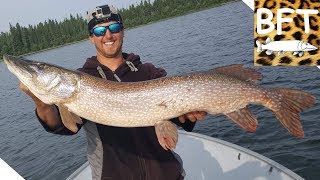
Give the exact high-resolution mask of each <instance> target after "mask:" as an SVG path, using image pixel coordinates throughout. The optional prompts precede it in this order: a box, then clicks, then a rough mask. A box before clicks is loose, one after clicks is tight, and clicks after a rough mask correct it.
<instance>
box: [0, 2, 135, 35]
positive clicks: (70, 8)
mask: <svg viewBox="0 0 320 180" xmlns="http://www.w3.org/2000/svg"><path fill="white" fill-rule="evenodd" d="M1 1H2V3H1V6H0V32H7V31H9V23H11V24H12V25H15V24H16V23H19V24H20V25H21V26H28V25H29V24H31V25H35V24H38V23H39V22H44V21H45V20H47V19H57V20H58V21H59V20H63V19H64V18H67V17H69V15H70V14H77V13H78V14H81V15H82V16H84V17H85V13H86V11H87V10H89V9H92V8H94V7H95V6H99V5H104V4H109V5H113V6H115V7H117V8H123V7H128V6H129V5H130V4H136V3H140V0H119V1H114V0H113V1H112V0H64V1H61V0H56V1H54V0H28V1H22V0H6V1H5V2H4V0H1Z"/></svg>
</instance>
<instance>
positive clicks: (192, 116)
mask: <svg viewBox="0 0 320 180" xmlns="http://www.w3.org/2000/svg"><path fill="white" fill-rule="evenodd" d="M186 116H187V118H188V119H189V120H190V121H191V122H196V120H197V118H196V116H195V113H187V114H186Z"/></svg>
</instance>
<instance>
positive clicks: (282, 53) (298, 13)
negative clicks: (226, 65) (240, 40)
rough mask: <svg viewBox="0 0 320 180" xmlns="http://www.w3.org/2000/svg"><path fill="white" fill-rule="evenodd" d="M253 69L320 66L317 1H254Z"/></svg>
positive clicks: (318, 6)
mask: <svg viewBox="0 0 320 180" xmlns="http://www.w3.org/2000/svg"><path fill="white" fill-rule="evenodd" d="M254 44H255V47H254V65H255V66H302V65H305V66H319V65H320V50H319V48H320V0H282V1H279V0H255V10H254Z"/></svg>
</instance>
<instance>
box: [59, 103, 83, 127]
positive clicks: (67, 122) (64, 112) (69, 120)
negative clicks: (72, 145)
mask: <svg viewBox="0 0 320 180" xmlns="http://www.w3.org/2000/svg"><path fill="white" fill-rule="evenodd" d="M57 106H58V108H59V112H60V117H61V120H62V123H63V125H64V126H65V127H66V128H68V129H69V130H70V131H72V132H74V133H76V132H77V131H78V130H79V128H78V126H77V123H78V124H82V123H83V122H82V119H81V118H80V117H79V116H78V115H76V114H74V113H72V112H70V111H69V110H68V108H67V107H66V106H64V105H57Z"/></svg>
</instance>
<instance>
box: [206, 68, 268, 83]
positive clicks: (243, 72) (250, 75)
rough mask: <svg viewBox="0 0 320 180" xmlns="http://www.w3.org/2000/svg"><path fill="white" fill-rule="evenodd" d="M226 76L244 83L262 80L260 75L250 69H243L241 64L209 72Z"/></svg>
mask: <svg viewBox="0 0 320 180" xmlns="http://www.w3.org/2000/svg"><path fill="white" fill-rule="evenodd" d="M211 71H212V72H218V73H220V74H224V75H227V76H231V77H234V78H237V79H240V80H244V81H251V82H255V81H256V80H261V79H262V78H263V76H262V74H261V73H259V72H258V71H256V70H255V69H252V68H245V67H243V65H242V64H232V65H228V66H222V67H218V68H215V69H212V70H211Z"/></svg>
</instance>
